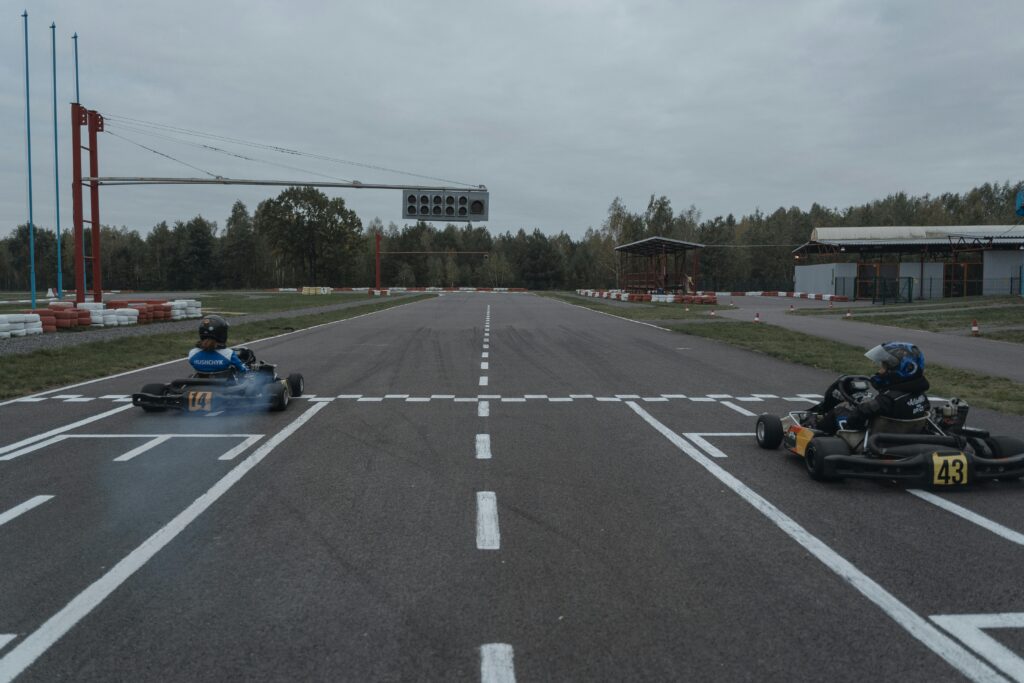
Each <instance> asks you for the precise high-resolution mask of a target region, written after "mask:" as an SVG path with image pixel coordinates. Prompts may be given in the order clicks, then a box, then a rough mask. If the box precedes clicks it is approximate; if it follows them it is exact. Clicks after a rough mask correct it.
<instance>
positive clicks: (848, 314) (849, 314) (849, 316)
mask: <svg viewBox="0 0 1024 683" xmlns="http://www.w3.org/2000/svg"><path fill="white" fill-rule="evenodd" d="M852 317H853V313H851V312H850V310H849V309H847V310H846V318H847V319H849V318H852Z"/></svg>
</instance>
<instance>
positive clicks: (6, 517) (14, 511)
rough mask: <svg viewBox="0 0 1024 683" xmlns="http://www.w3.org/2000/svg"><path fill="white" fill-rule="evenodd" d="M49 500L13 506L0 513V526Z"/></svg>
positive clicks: (46, 497)
mask: <svg viewBox="0 0 1024 683" xmlns="http://www.w3.org/2000/svg"><path fill="white" fill-rule="evenodd" d="M51 498H53V496H35V497H33V498H29V499H28V500H26V501H25V502H24V503H22V504H21V505H15V506H14V507H12V508H11V509H10V510H8V511H7V512H0V526H3V525H4V524H7V522H9V521H11V520H12V519H14V518H15V517H17V516H19V515H22V514H24V513H26V512H28V511H29V510H31V509H32V508H34V507H38V506H40V505H42V504H43V503H45V502H46V501H48V500H50V499H51ZM0 647H3V645H2V644H0Z"/></svg>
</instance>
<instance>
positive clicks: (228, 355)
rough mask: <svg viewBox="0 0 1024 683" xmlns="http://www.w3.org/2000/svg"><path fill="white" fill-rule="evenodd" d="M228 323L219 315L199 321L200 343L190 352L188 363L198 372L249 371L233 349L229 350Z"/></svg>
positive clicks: (209, 316)
mask: <svg viewBox="0 0 1024 683" xmlns="http://www.w3.org/2000/svg"><path fill="white" fill-rule="evenodd" d="M227 343H228V321H227V320H225V319H224V318H222V317H220V316H219V315H208V316H205V317H204V318H203V319H202V320H200V321H199V341H198V342H197V343H196V346H195V348H193V349H191V350H190V351H189V352H188V362H189V363H190V364H191V365H192V368H193V369H194V370H195V371H196V372H201V373H203V374H212V373H217V372H226V371H228V370H231V369H234V370H237V371H238V372H239V373H245V372H248V371H249V368H247V367H246V366H245V363H243V362H242V361H241V359H239V357H238V355H237V354H235V352H234V351H233V350H232V349H229V348H227Z"/></svg>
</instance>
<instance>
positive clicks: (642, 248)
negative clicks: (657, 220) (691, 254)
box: [615, 237, 704, 256]
mask: <svg viewBox="0 0 1024 683" xmlns="http://www.w3.org/2000/svg"><path fill="white" fill-rule="evenodd" d="M703 248H704V245H703V244H697V243H696V242H684V241H683V240H674V239H669V238H668V237H648V238H646V239H642V240H637V241H636V242H630V243H629V244H620V245H619V246H617V247H615V251H621V252H623V253H626V254H638V255H640V256H653V255H655V254H676V253H679V252H683V251H687V250H689V249H703Z"/></svg>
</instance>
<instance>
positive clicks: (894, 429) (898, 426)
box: [871, 415, 928, 434]
mask: <svg viewBox="0 0 1024 683" xmlns="http://www.w3.org/2000/svg"><path fill="white" fill-rule="evenodd" d="M927 426H928V416H927V415H925V416H924V417H915V418H913V419H911V420H897V419H896V418H893V417H885V416H882V415H879V416H878V417H876V418H875V421H874V424H873V425H872V430H871V431H873V432H875V433H876V434H921V433H922V432H924V431H925V428H926V427H927Z"/></svg>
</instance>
